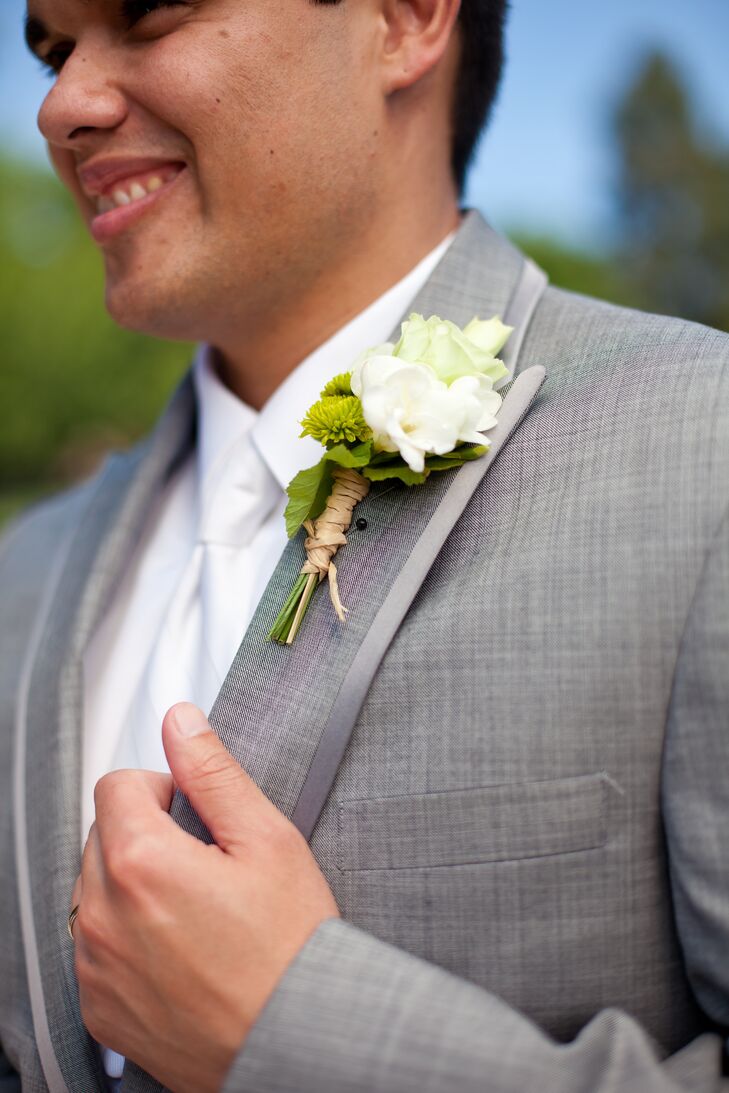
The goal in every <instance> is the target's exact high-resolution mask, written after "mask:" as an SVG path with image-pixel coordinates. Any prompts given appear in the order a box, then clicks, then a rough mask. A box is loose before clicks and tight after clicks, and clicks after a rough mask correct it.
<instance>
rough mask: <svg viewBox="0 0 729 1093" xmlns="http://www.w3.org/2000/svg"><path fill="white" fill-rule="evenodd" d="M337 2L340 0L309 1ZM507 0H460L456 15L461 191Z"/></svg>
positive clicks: (482, 122)
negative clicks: (458, 32) (459, 38)
mask: <svg viewBox="0 0 729 1093" xmlns="http://www.w3.org/2000/svg"><path fill="white" fill-rule="evenodd" d="M313 3H315V4H339V3H341V0H313ZM507 9H508V0H462V3H461V11H460V15H459V17H458V19H459V23H460V29H461V58H460V66H459V69H458V78H457V80H456V87H455V99H454V104H453V144H452V150H451V165H452V167H453V174H454V176H455V179H456V183H457V185H458V190H459V192H460V193H463V188H464V185H465V181H466V172H467V170H468V167H469V164H470V163H471V160H472V159H473V155H474V153H475V151H476V147H477V145H478V138H479V137H480V135H481V133H482V132H483V129H484V128H485V126H486V122H487V121H488V118H489V115H490V113H491V107H492V106H493V104H494V102H495V100H496V93H497V91H498V89H499V83H500V81H501V72H502V69H503V66H504V27H505V24H506V14H507Z"/></svg>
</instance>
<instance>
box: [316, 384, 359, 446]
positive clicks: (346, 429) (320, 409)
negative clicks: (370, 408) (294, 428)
mask: <svg viewBox="0 0 729 1093" xmlns="http://www.w3.org/2000/svg"><path fill="white" fill-rule="evenodd" d="M301 424H302V426H303V432H302V433H301V436H313V438H314V440H318V441H319V443H320V444H325V445H326V446H327V447H329V446H330V445H332V444H341V443H342V441H346V442H347V443H348V444H353V443H354V442H356V441H361V440H369V438H370V437H371V436H372V432H371V430H370V428H369V426H368V424H367V422H366V421H365V419H364V417H363V414H362V403H361V402H360V401H359V399H358V398H355V396H354V395H348V396H344V395H327V396H325V397H324V398H321V399H319V401H318V402H315V403H314V405H313V406H312V407H311V409H310V410H309V412H308V414H307V415H306V417H305V418H304V420H303V421H302V422H301Z"/></svg>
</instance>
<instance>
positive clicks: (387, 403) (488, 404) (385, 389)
mask: <svg viewBox="0 0 729 1093" xmlns="http://www.w3.org/2000/svg"><path fill="white" fill-rule="evenodd" d="M392 349H393V347H392V346H391V345H389V344H388V345H383V346H379V347H378V349H377V350H374V351H372V350H371V351H370V355H369V356H365V355H363V356H362V357H360V359H359V360H358V361H357V363H356V365H355V368H354V371H353V373H352V392H353V393H354V394H355V395H356V396H357V397H358V398H359V399H360V401H361V403H362V411H363V414H364V419H365V421H366V422H367V424H368V425H369V427H370V428H371V429H372V433H373V437H374V445H375V449H376V450H377V451H383V452H399V453H400V455H401V456H402V458H403V459H404V460H405V462H406V463H407V465H408V466H409V467H410V468H411V470H413V471H416V472H422V471H423V469H424V467H425V456H426V455H445V454H446V453H448V452H452V451H453V449H454V448H455V447H457V445H458V444H464V443H472V444H485V445H488V443H489V441H488V438H487V437H485V436H484V435H483V432H482V430H484V429H492V428H493V427H494V425H496V417H495V414H496V412H497V411H498V409H499V407H500V406H501V396H500V395H498V394H497V393H496V392H495V391H494V390H493V381H492V380H491V379H490V378H489V377H488V376H484V375H477V376H463V377H461V378H460V379H457V380H455V381H454V382H453V383H451V384H450V386H449V385H447V384H446V383H444V382H443V381H442V380H440V379H439V378H438V376H437V375H436V373H435V372H434V371H433V369H432V368H430V367H429V366H428V365H426V364H417V363H415V364H413V363H410V362H408V361H404V360H401V359H399V358H398V357H395V356H393V355H392Z"/></svg>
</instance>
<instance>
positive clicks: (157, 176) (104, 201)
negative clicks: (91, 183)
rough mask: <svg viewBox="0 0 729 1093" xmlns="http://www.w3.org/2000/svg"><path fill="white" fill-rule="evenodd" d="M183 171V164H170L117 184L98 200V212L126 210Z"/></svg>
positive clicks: (132, 176)
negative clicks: (128, 206) (126, 207)
mask: <svg viewBox="0 0 729 1093" xmlns="http://www.w3.org/2000/svg"><path fill="white" fill-rule="evenodd" d="M183 170H184V165H183V164H181V163H170V164H165V165H164V166H163V167H162V168H158V169H155V170H152V171H144V172H143V173H141V174H138V175H131V176H130V177H129V178H125V179H122V180H121V181H119V182H115V183H113V185H112V186H111V187H110V188H109V191H108V192H106V193H103V194H101V195H99V197H97V198H96V211H97V213H108V212H111V210H112V209H119V208H124V207H125V206H127V205H133V204H134V203H135V202H136V201H142V200H143V199H144V198H145V197H147V196H148V195H149V194H153V193H156V192H157V190H161V189H162V187H163V186H165V185H166V184H167V183H168V182H172V181H173V179H175V178H177V176H178V175H179V174H180V173H181V172H182V171H183Z"/></svg>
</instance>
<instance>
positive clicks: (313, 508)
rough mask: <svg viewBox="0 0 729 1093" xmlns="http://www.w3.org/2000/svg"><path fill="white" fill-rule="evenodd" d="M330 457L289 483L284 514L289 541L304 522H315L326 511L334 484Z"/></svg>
mask: <svg viewBox="0 0 729 1093" xmlns="http://www.w3.org/2000/svg"><path fill="white" fill-rule="evenodd" d="M328 456H329V453H327V455H325V456H324V457H323V459H321V460H320V462H319V463H317V464H316V466H314V467H307V468H306V470H303V471H299V473H298V474H297V475H296V476H295V477H294V478H292V479H291V481H290V482H289V485H288V488H287V490H286V492H287V494H288V495H289V503H288V505H287V506H286V512H285V514H284V516H285V519H286V533H287V535H288V537H289V539H293V537H294V535H296V532H297V531H298V530H299V528H300V527H301V525H302V524H303V522H304V520H315V519H316V517H317V516H319V514H320V513H321V512H323V511H324V506H325V505H326V503H327V497H328V496H329V494H330V493H331V492H332V483H333V480H332V470H331V466H330V465H329V463H328Z"/></svg>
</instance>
